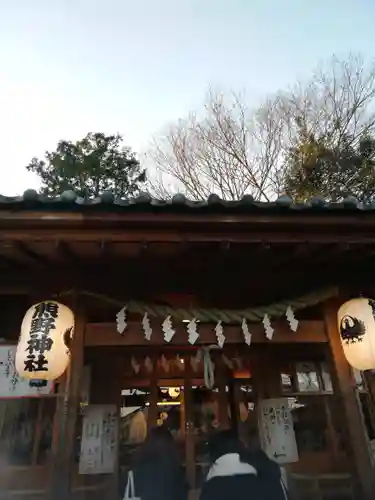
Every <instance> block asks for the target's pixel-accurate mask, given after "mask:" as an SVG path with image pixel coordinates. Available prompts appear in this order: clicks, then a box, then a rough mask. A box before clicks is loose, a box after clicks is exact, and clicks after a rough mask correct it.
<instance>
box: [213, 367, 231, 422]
mask: <svg viewBox="0 0 375 500" xmlns="http://www.w3.org/2000/svg"><path fill="white" fill-rule="evenodd" d="M216 366H217V370H216V378H217V386H218V389H219V392H218V406H219V412H218V413H219V414H218V418H219V426H220V429H223V430H225V429H229V428H230V421H229V414H228V409H229V397H228V396H229V395H228V392H227V390H226V389H227V377H226V371H227V367H226V365H225V364H224V363H223V362H222V360H221V359H218V360H217V362H216Z"/></svg>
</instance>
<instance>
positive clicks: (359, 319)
mask: <svg viewBox="0 0 375 500" xmlns="http://www.w3.org/2000/svg"><path fill="white" fill-rule="evenodd" d="M374 315H375V301H374V300H371V299H365V298H358V299H352V300H349V301H348V302H345V304H343V305H342V306H341V307H340V309H339V311H338V318H337V319H338V328H339V332H340V338H341V344H342V347H343V349H344V354H345V357H346V359H347V361H348V363H349V364H350V365H351V366H352V367H353V368H356V369H357V370H361V371H363V370H371V369H373V368H375V318H374Z"/></svg>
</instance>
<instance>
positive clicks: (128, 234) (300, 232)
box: [0, 225, 375, 245]
mask: <svg viewBox="0 0 375 500" xmlns="http://www.w3.org/2000/svg"><path fill="white" fill-rule="evenodd" d="M182 227H183V226H182V225H181V226H180V227H172V228H170V229H165V228H162V227H161V228H160V229H157V228H155V226H153V227H152V228H145V229H133V228H128V227H123V228H121V229H111V228H110V227H107V228H100V229H91V228H88V227H85V226H83V227H80V228H77V229H71V228H69V229H65V228H62V229H60V228H58V227H56V226H53V227H51V228H49V229H46V228H25V229H16V228H0V238H1V239H3V240H12V241H54V240H55V239H56V231H58V232H59V236H60V237H61V238H62V239H63V240H64V241H66V242H68V241H74V242H97V241H98V240H102V241H110V242H130V243H142V242H144V241H148V242H153V243H164V242H165V243H179V242H181V240H184V241H186V242H187V243H198V242H203V243H210V242H212V243H214V242H216V243H220V242H222V241H223V240H224V241H227V242H229V243H285V244H291V243H303V242H305V241H307V242H308V243H321V244H333V243H350V244H358V243H363V244H365V243H366V244H371V245H374V244H375V232H374V230H373V229H372V228H371V229H372V230H371V229H370V228H369V229H366V230H363V231H358V227H355V226H349V227H347V228H345V230H342V231H341V232H339V233H336V232H335V231H334V230H331V231H327V232H322V228H321V226H319V227H316V228H311V229H310V228H307V227H306V226H302V227H301V226H297V227H295V228H293V229H292V230H291V229H284V230H280V227H279V226H275V227H273V228H270V227H266V226H264V227H263V228H261V229H259V228H252V227H251V226H250V227H247V230H246V231H245V230H239V229H238V228H237V227H236V226H229V227H226V228H225V230H224V229H223V228H220V230H218V229H214V230H213V229H211V230H210V228H208V227H204V226H201V227H200V228H199V230H198V228H194V230H191V229H188V228H185V227H184V229H182ZM308 229H310V230H308Z"/></svg>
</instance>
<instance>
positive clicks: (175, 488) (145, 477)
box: [124, 426, 188, 500]
mask: <svg viewBox="0 0 375 500" xmlns="http://www.w3.org/2000/svg"><path fill="white" fill-rule="evenodd" d="M130 490H133V491H130ZM187 497H188V485H187V483H186V480H185V475H184V472H183V469H182V466H181V462H180V460H179V456H178V453H177V449H176V445H175V442H174V440H173V437H172V435H171V433H170V432H169V430H168V429H167V428H166V427H165V426H161V427H155V428H153V429H151V430H150V432H149V434H148V436H147V438H146V440H145V442H144V443H143V445H142V446H141V448H140V452H139V455H138V457H137V459H136V463H135V467H134V469H133V470H132V471H130V473H129V475H128V480H127V485H126V488H125V494H124V499H126V500H128V499H131V498H140V499H142V500H187Z"/></svg>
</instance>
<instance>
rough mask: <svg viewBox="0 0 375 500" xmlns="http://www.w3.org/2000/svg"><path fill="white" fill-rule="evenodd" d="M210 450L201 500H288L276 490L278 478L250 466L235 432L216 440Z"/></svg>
mask: <svg viewBox="0 0 375 500" xmlns="http://www.w3.org/2000/svg"><path fill="white" fill-rule="evenodd" d="M208 450H209V455H210V460H211V463H212V466H211V468H210V470H209V472H208V474H207V478H206V481H205V483H204V485H203V488H202V491H201V495H200V500H234V499H236V500H242V499H246V500H285V495H284V493H283V491H282V489H281V488H280V491H277V488H275V487H273V486H275V483H277V478H276V477H274V475H273V474H270V475H268V473H266V470H265V469H263V468H261V471H258V469H257V468H256V466H254V465H252V464H251V463H250V461H249V452H248V451H247V450H246V448H245V447H244V446H243V444H242V443H241V442H240V441H239V440H238V439H237V437H236V435H235V434H234V433H233V432H232V431H222V432H220V433H218V434H217V435H216V436H214V437H213V438H212V439H211V440H210V442H209V444H208ZM258 465H259V464H258Z"/></svg>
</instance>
